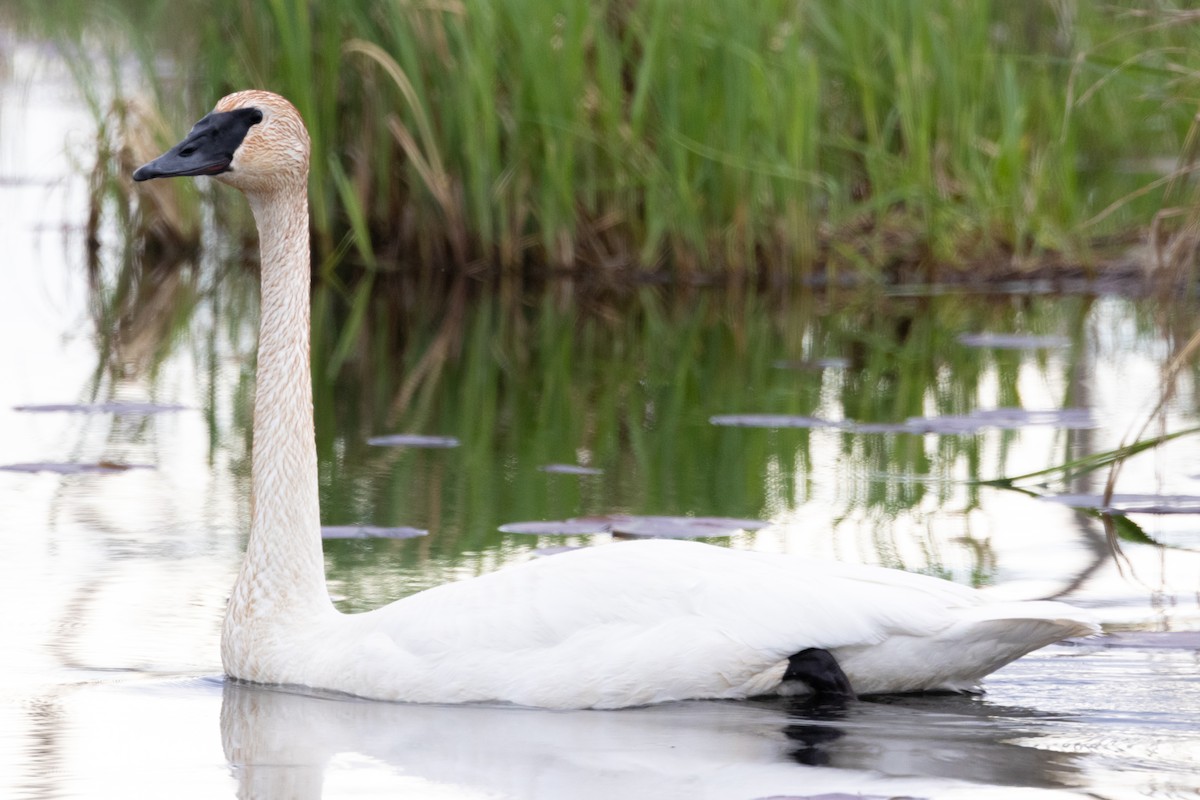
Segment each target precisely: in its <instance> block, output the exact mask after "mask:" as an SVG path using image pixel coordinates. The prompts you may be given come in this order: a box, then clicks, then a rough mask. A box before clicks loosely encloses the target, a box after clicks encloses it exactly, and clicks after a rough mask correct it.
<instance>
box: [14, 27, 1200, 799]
mask: <svg viewBox="0 0 1200 800" xmlns="http://www.w3.org/2000/svg"><path fill="white" fill-rule="evenodd" d="M0 40H2V43H3V45H4V47H3V48H0V51H2V52H3V57H2V63H0V76H2V77H3V80H2V81H0V241H2V242H3V243H4V247H5V259H4V261H5V264H6V266H5V267H4V272H3V274H4V279H5V284H6V286H5V291H4V292H2V293H0V376H3V377H2V378H0V466H4V467H9V468H10V469H7V470H0V508H3V514H2V515H0V601H2V602H3V607H4V609H5V613H4V614H3V631H4V645H3V647H2V648H0V795H2V796H4V797H30V798H47V797H157V796H165V795H169V796H173V797H206V798H211V797H232V796H239V797H310V796H311V797H318V796H321V797H348V796H375V795H382V794H385V793H387V794H392V795H396V794H403V795H404V796H407V797H431V798H475V797H512V798H559V797H596V798H601V797H603V798H610V797H654V798H659V797H663V798H666V797H688V798H695V797H713V798H717V797H720V798H726V797H728V798H742V799H745V800H750V799H751V798H759V797H782V796H786V797H813V796H821V795H828V794H831V793H838V792H842V793H852V794H859V793H861V794H863V795H866V796H893V795H908V796H914V797H949V796H964V797H979V796H988V795H989V794H990V795H995V796H997V797H1012V796H1021V795H1023V794H1030V795H1034V796H1054V795H1059V794H1061V795H1064V796H1091V797H1104V798H1123V797H1144V796H1157V797H1185V796H1188V797H1192V796H1196V794H1197V793H1198V792H1200V677H1198V667H1200V648H1198V647H1197V640H1196V637H1195V636H1192V637H1188V636H1186V635H1177V634H1178V632H1180V631H1196V630H1200V557H1198V555H1197V550H1200V524H1198V522H1197V517H1196V515H1195V514H1193V513H1174V514H1145V513H1131V514H1130V516H1129V517H1128V519H1129V520H1130V521H1131V522H1132V523H1135V526H1134V527H1126V528H1123V529H1122V531H1123V533H1124V534H1125V536H1126V541H1124V542H1123V547H1124V552H1125V557H1126V560H1125V561H1124V562H1122V563H1120V564H1118V563H1117V562H1116V561H1114V559H1113V558H1112V557H1111V556H1110V554H1109V552H1108V549H1107V546H1106V544H1105V539H1104V536H1105V535H1104V530H1103V527H1102V526H1101V524H1100V522H1099V521H1098V520H1097V519H1096V518H1095V517H1094V516H1092V515H1090V514H1088V513H1087V512H1082V511H1078V510H1075V509H1074V508H1073V507H1072V506H1071V505H1070V504H1069V503H1062V502H1050V501H1048V500H1047V499H1045V498H1044V497H1041V496H1040V495H1058V494H1070V495H1075V496H1080V495H1085V496H1086V495H1095V494H1097V493H1099V492H1100V491H1101V490H1102V486H1103V479H1104V476H1105V473H1104V472H1103V471H1101V472H1094V473H1088V474H1085V475H1080V476H1078V477H1075V478H1073V479H1072V480H1070V481H1068V482H1062V481H1059V480H1051V481H1049V482H1047V483H1044V484H1043V483H1042V482H1041V481H1040V479H1038V478H1033V479H1030V480H1027V481H1024V482H1022V483H1021V484H1020V485H1021V486H1022V487H1023V488H1024V489H1025V491H1020V492H1018V491H1010V490H1004V489H1001V488H994V487H989V486H982V485H979V484H978V483H976V482H975V481H977V480H980V479H991V478H997V477H1002V476H1017V475H1022V474H1025V473H1031V472H1036V471H1038V470H1041V469H1044V468H1046V467H1049V466H1052V465H1055V464H1060V463H1063V462H1066V461H1069V460H1070V459H1073V458H1080V457H1084V456H1087V455H1089V454H1095V453H1099V452H1103V451H1105V450H1108V449H1111V448H1113V447H1116V446H1117V445H1118V444H1119V443H1120V441H1121V439H1122V437H1123V436H1124V435H1125V434H1126V432H1127V431H1128V430H1129V429H1130V427H1131V426H1134V425H1138V424H1140V423H1141V422H1142V421H1144V419H1145V416H1146V414H1147V413H1148V412H1149V410H1150V409H1152V408H1153V406H1154V405H1155V403H1156V402H1157V400H1158V394H1159V391H1160V385H1161V381H1162V376H1163V372H1164V368H1165V365H1166V363H1167V362H1168V361H1169V360H1170V357H1171V355H1172V353H1173V352H1175V351H1176V350H1177V349H1178V348H1179V347H1180V346H1181V342H1183V341H1185V340H1186V338H1187V337H1188V336H1189V335H1190V334H1191V332H1192V330H1191V329H1192V326H1193V324H1194V320H1195V319H1196V318H1197V316H1196V311H1197V309H1196V307H1195V304H1194V302H1192V301H1190V300H1183V299H1176V300H1175V301H1174V302H1172V303H1169V304H1168V303H1164V302H1162V301H1161V300H1158V299H1154V298H1138V297H1123V296H1106V295H1100V294H1090V293H1083V292H1079V293H1073V294H1050V293H1046V292H1043V291H1039V288H1040V287H1036V286H1022V287H1013V289H1012V291H1005V292H999V293H995V294H991V295H987V296H981V295H971V294H966V293H962V292H956V291H952V290H948V289H942V290H936V289H931V290H929V291H925V292H905V293H904V294H903V295H901V294H888V293H886V292H869V293H851V294H844V295H837V296H833V295H812V294H780V295H769V296H757V295H750V296H747V295H742V294H736V293H729V292H717V291H701V290H693V291H677V292H668V291H662V290H659V289H652V288H644V287H641V288H634V289H630V290H625V291H620V292H618V291H609V290H597V289H594V288H590V287H587V286H583V285H575V284H569V283H561V284H554V285H551V286H548V287H539V288H538V290H537V291H532V290H516V291H514V290H512V288H511V287H501V288H496V287H491V286H484V285H478V286H468V287H466V288H464V289H462V290H461V291H456V292H455V291H452V292H451V293H450V295H451V296H450V297H449V298H446V297H438V298H435V299H429V298H428V297H426V296H424V295H417V294H413V293H415V292H416V291H417V290H415V289H413V290H409V289H405V288H404V287H403V286H401V287H399V288H395V289H389V290H388V291H386V292H383V291H381V292H380V293H379V297H378V298H376V300H375V301H374V304H373V305H372V306H371V307H370V309H369V310H368V317H369V320H370V322H369V323H368V325H367V327H366V328H365V329H364V330H365V331H366V333H364V336H363V338H364V340H366V341H365V342H357V343H351V344H350V345H345V344H344V343H343V342H341V340H340V339H339V336H338V332H339V330H340V327H339V322H340V321H341V320H342V319H343V316H342V315H343V314H344V312H340V311H338V310H337V308H338V306H337V304H336V303H335V302H334V300H333V299H331V297H330V296H329V295H328V294H327V293H326V294H320V292H321V291H322V290H318V292H319V294H318V297H317V306H316V307H317V315H316V317H317V319H316V329H315V331H314V356H315V358H316V361H317V367H318V368H317V379H316V384H317V385H316V403H317V426H318V432H317V435H318V444H319V452H320V466H321V493H322V498H321V499H322V508H323V517H324V522H325V523H326V524H328V525H330V526H354V527H355V528H356V529H358V528H361V527H363V526H369V527H376V528H388V529H396V528H417V529H420V530H427V531H428V532H429V533H428V535H425V536H419V537H416V538H396V537H394V536H391V535H388V536H382V537H373V538H344V539H343V538H338V539H333V538H331V539H329V540H328V541H327V542H326V556H327V564H326V566H327V571H328V574H329V585H330V590H331V592H332V593H333V595H334V596H335V598H336V600H337V602H338V604H339V606H340V607H341V608H343V609H344V610H347V611H355V610H362V609H366V608H371V607H374V606H376V605H379V604H381V603H384V602H386V601H388V600H390V599H394V598H396V597H399V596H402V595H405V594H408V593H411V592H413V591H417V590H420V589H422V588H425V587H428V586H432V585H436V584H439V583H442V582H444V581H448V580H454V579H457V578H461V577H463V576H467V575H473V574H477V573H480V572H484V571H488V570H492V569H495V568H497V567H499V566H502V565H504V564H507V563H512V562H516V561H520V560H524V559H528V558H534V557H553V556H552V555H539V554H538V551H542V550H544V551H545V552H547V553H549V552H553V549H554V548H556V547H563V546H594V545H600V544H604V543H605V542H607V541H608V540H609V539H610V538H611V536H612V535H611V534H609V533H599V534H591V533H576V534H572V535H562V536H531V535H524V534H516V533H504V532H501V531H500V530H499V528H500V526H501V525H504V524H507V523H514V522H527V521H546V520H568V519H572V518H579V517H587V516H592V515H610V514H627V515H676V516H696V517H712V516H721V517H733V518H742V519H750V520H762V521H765V522H766V523H768V524H767V525H766V526H765V527H763V528H761V529H760V530H756V531H744V532H737V533H734V534H733V535H731V536H728V537H724V538H721V539H718V540H716V541H720V542H723V543H725V544H726V545H728V546H731V547H740V548H754V549H759V550H772V551H786V552H792V553H800V554H810V555H814V556H822V557H833V558H838V559H842V560H847V561H858V562H866V563H879V564H886V565H889V566H893V567H898V568H903V569H909V570H916V571H922V572H928V573H932V574H937V575H942V576H944V577H947V578H950V579H953V580H956V581H960V582H964V583H973V584H976V585H979V586H983V587H986V589H987V591H989V592H991V593H993V594H994V595H996V596H1003V597H1014V598H1015V597H1028V598H1032V597H1050V596H1054V597H1062V598H1065V599H1067V600H1069V601H1070V602H1073V603H1076V604H1078V605H1081V606H1086V607H1089V608H1092V609H1094V610H1095V611H1096V613H1097V614H1098V615H1099V616H1100V617H1101V618H1102V619H1103V620H1104V622H1105V625H1106V628H1107V629H1108V630H1110V631H1113V632H1115V633H1116V634H1117V635H1116V636H1114V637H1113V638H1111V639H1107V640H1101V641H1090V642H1081V643H1073V644H1069V645H1063V646H1056V647H1052V648H1047V649H1046V650H1043V651H1041V652H1039V653H1036V654H1033V655H1031V656H1029V657H1027V658H1025V659H1022V660H1021V661H1019V662H1017V663H1015V664H1013V665H1011V666H1009V667H1007V668H1005V669H1004V670H1002V671H1000V672H999V673H997V674H996V675H995V676H993V677H992V678H991V679H990V680H989V681H988V683H987V693H986V694H985V695H983V696H981V697H960V696H935V697H905V698H883V699H877V700H873V701H870V702H867V701H857V702H852V703H849V704H847V705H845V706H844V707H835V708H831V707H822V708H806V707H803V706H797V705H789V704H787V703H784V702H781V701H759V702H745V703H681V704H673V705H667V706H663V707H656V708H646V709H634V710H629V711H621V712H571V713H562V712H556V713H550V712H541V711H535V710H525V709H513V708H491V707H488V708H479V707H439V706H425V707H414V706H406V705H396V704H385V703H370V702H361V701H356V700H352V699H347V698H344V697H324V696H312V695H302V694H295V693H287V692H279V691H269V690H264V689H259V688H255V687H248V686H240V685H235V684H231V683H229V682H226V681H224V680H223V679H222V677H221V675H220V664H219V655H218V635H219V625H220V621H221V616H222V613H223V609H224V604H225V598H226V596H227V594H228V591H229V587H230V586H231V584H232V581H233V578H234V574H235V572H236V570H237V567H238V564H239V559H240V554H241V550H242V547H243V546H244V540H245V533H246V518H247V513H248V505H249V498H248V497H247V490H248V474H247V469H248V461H247V456H248V452H249V450H248V447H249V440H248V423H249V418H248V413H249V411H248V409H249V405H248V398H249V396H250V391H251V386H252V380H253V354H254V330H255V327H254V326H255V312H254V308H255V303H256V294H255V293H256V287H255V285H254V281H253V274H252V271H251V270H248V269H246V266H245V265H244V264H242V263H240V262H238V261H237V260H236V259H234V260H228V259H222V258H220V257H217V256H213V255H211V254H210V255H207V256H206V257H205V260H204V262H203V263H202V264H191V263H186V262H185V263H182V264H170V265H168V264H151V263H140V262H137V263H134V264H133V265H132V266H131V265H130V263H129V262H127V261H126V260H123V257H122V254H123V253H126V252H127V251H128V243H127V242H124V240H123V238H122V236H121V230H120V229H119V226H117V225H116V224H115V223H111V222H110V223H108V225H107V227H106V228H104V230H103V237H102V241H101V243H100V244H101V247H100V249H99V251H98V257H97V258H96V259H95V260H89V258H88V256H87V247H86V242H85V241H84V238H85V237H84V227H83V225H84V221H85V219H86V215H87V213H88V206H87V187H86V181H85V179H84V177H83V174H84V172H85V171H86V168H87V166H88V163H89V162H88V159H89V158H90V151H89V147H90V142H91V140H92V137H93V131H94V124H93V121H92V118H91V116H90V115H89V113H88V111H87V109H86V106H85V105H84V104H83V103H82V102H81V101H80V99H79V98H78V96H77V95H76V92H75V91H74V89H73V84H72V83H71V81H70V79H69V77H68V74H67V73H66V71H65V70H62V69H61V68H60V67H59V66H57V65H56V62H55V61H54V59H53V57H52V55H51V52H50V50H49V49H48V48H45V47H43V46H41V45H39V44H37V43H31V42H28V41H21V40H19V39H17V38H15V37H13V36H11V35H10V34H3V35H2V36H0ZM31 86H36V91H31V90H30V87H31ZM218 200H219V202H222V203H237V202H240V198H237V197H235V196H232V195H231V194H225V195H218ZM217 252H220V249H219V248H218V250H217ZM410 291H411V292H413V293H410ZM403 309H408V312H409V313H407V315H401V310H403ZM334 364H338V365H341V366H342V369H340V370H335V369H332V368H330V366H331V365H334ZM333 374H336V377H335V378H327V377H326V376H327V375H333ZM413 375H416V376H418V379H412V378H411V376H413ZM1194 385H1195V373H1194V372H1187V373H1186V374H1185V375H1184V376H1183V380H1182V381H1181V386H1180V392H1179V393H1178V394H1177V396H1176V397H1175V398H1174V400H1173V401H1172V402H1171V403H1170V404H1169V405H1168V407H1167V410H1166V412H1165V414H1164V416H1163V417H1162V419H1161V420H1160V421H1159V422H1156V423H1155V425H1154V426H1153V427H1152V432H1154V431H1160V432H1161V431H1173V430H1182V429H1184V428H1186V427H1190V426H1193V425H1196V424H1198V423H1200V414H1198V413H1197V408H1196V399H1197V398H1196V393H1195V391H1194ZM85 404H87V405H89V406H90V407H87V408H80V407H77V406H81V405H85ZM46 405H50V406H59V408H40V409H31V408H22V407H28V406H46ZM63 406H66V408H63ZM1013 409H1023V411H1014V410H1013ZM730 415H733V416H735V417H737V420H736V424H724V425H721V424H714V421H713V418H717V419H716V422H721V421H722V420H721V419H720V418H721V417H729V416H730ZM748 415H770V416H771V419H768V420H767V421H766V422H767V424H768V426H769V427H765V428H763V427H756V426H755V425H756V424H761V423H762V422H763V420H762V419H758V420H757V421H756V420H755V419H754V418H750V417H749V416H748ZM397 435H404V436H429V437H438V438H436V439H434V440H432V441H425V442H422V441H420V440H416V441H414V440H411V439H409V440H401V446H386V445H384V446H381V445H372V444H369V443H368V440H369V439H371V438H373V437H384V436H397ZM421 444H426V445H428V444H434V445H437V446H434V447H418V446H414V445H421ZM1196 453H1197V450H1196V443H1195V439H1194V437H1192V438H1189V437H1184V438H1182V439H1179V440H1176V441H1174V442H1172V443H1170V444H1168V445H1166V446H1165V447H1163V448H1162V449H1160V450H1157V451H1155V452H1153V453H1149V454H1143V455H1141V456H1138V457H1137V458H1135V459H1133V460H1131V461H1129V462H1128V463H1127V464H1126V465H1125V468H1124V470H1123V472H1122V475H1121V480H1120V482H1119V484H1118V488H1119V491H1120V492H1121V493H1123V494H1126V495H1131V496H1136V497H1138V498H1140V499H1141V500H1142V501H1144V502H1147V503H1148V505H1151V506H1153V505H1155V504H1154V502H1153V498H1163V502H1162V503H1161V504H1159V505H1163V506H1170V507H1171V508H1169V509H1168V510H1175V511H1187V510H1189V509H1191V510H1194V509H1195V502H1196V498H1197V497H1200V459H1197V457H1196ZM125 467H130V468H125ZM1147 497H1148V498H1150V500H1146V498H1147ZM1189 503H1190V505H1189ZM1160 510H1161V509H1160ZM614 546H620V545H614Z"/></svg>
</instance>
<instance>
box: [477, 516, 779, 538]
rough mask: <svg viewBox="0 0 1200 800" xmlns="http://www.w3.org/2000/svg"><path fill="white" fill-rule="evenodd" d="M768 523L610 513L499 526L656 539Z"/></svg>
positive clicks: (726, 532) (513, 529) (731, 530)
mask: <svg viewBox="0 0 1200 800" xmlns="http://www.w3.org/2000/svg"><path fill="white" fill-rule="evenodd" d="M767 524H768V523H766V522H764V521H762V520H758V519H733V518H730V517H658V516H633V515H628V514H610V515H607V516H599V517H582V518H576V519H567V520H561V521H557V522H554V521H539V522H510V523H508V524H507V525H501V526H500V530H501V531H503V532H504V533H524V534H532V535H535V536H569V535H587V534H595V533H612V534H614V535H618V536H634V537H639V538H658V539H702V538H718V537H724V536H733V535H734V534H737V533H740V532H742V531H756V530H758V529H760V528H765V527H766V526H767Z"/></svg>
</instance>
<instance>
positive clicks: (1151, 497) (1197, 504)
mask: <svg viewBox="0 0 1200 800" xmlns="http://www.w3.org/2000/svg"><path fill="white" fill-rule="evenodd" d="M1042 499H1043V500H1050V501H1051V502H1054V503H1062V504H1063V505H1067V506H1071V507H1073V508H1096V509H1100V510H1102V511H1107V512H1109V513H1111V514H1200V496H1196V495H1187V494H1114V495H1113V496H1112V498H1110V500H1109V502H1108V505H1107V506H1106V505H1104V496H1103V495H1098V494H1051V495H1044V496H1043V497H1042Z"/></svg>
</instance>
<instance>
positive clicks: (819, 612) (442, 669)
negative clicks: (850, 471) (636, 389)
mask: <svg viewBox="0 0 1200 800" xmlns="http://www.w3.org/2000/svg"><path fill="white" fill-rule="evenodd" d="M986 609H987V606H984V605H983V604H982V599H981V596H980V595H979V593H978V592H976V591H975V590H972V589H969V588H966V587H961V586H958V585H956V584H953V583H950V582H947V581H943V580H940V579H936V578H930V577H927V576H922V575H914V574H910V573H905V572H899V571H896V570H888V569H882V568H876V567H864V566H855V565H846V564H836V563H826V562H819V561H810V560H807V559H802V558H799V557H789V556H777V555H768V554H762V553H754V552H749V551H739V550H730V549H727V548H723V547H714V546H711V545H705V544H699V543H695V542H681V541H668V540H662V541H638V542H627V543H620V544H613V545H607V546H602V547H596V548H588V549H582V550H577V551H572V552H568V553H562V554H560V555H556V556H553V557H551V558H545V559H537V560H534V561H531V562H528V563H524V564H520V565H516V566H514V567H510V568H508V569H504V570H500V571H498V572H495V573H491V574H487V575H483V576H480V577H477V578H472V579H470V580H467V581H462V582H458V583H451V584H446V585H443V586H439V587H436V588H434V589H431V590H427V591H425V592H422V593H420V594H417V595H414V596H412V597H409V598H406V599H404V600H401V601H399V602H397V603H393V604H392V605H390V606H386V607H384V608H381V609H378V610H377V611H374V612H369V613H367V614H364V615H361V616H359V617H355V618H350V619H351V620H353V622H354V624H353V626H352V627H351V626H347V627H346V628H345V629H344V630H345V631H346V632H347V635H346V636H345V637H344V639H342V640H341V642H342V646H346V647H355V646H356V645H361V644H362V643H367V642H369V643H370V644H369V646H364V647H363V648H362V650H361V652H360V657H359V659H358V665H359V666H358V668H357V670H356V678H355V680H356V681H358V682H359V684H358V688H357V689H355V690H352V691H354V693H356V694H363V695H366V696H375V697H383V698H386V699H395V700H416V701H434V702H447V701H496V700H500V701H509V702H515V703H520V704H523V705H536V706H547V707H620V706H629V705H643V704H647V703H655V702H662V701H665V700H674V699H683V698H698V697H701V698H742V697H750V696H755V695H760V694H769V693H774V692H779V691H783V692H786V693H799V692H805V691H808V688H807V687H806V686H804V685H803V684H791V683H784V681H783V677H784V673H785V670H786V668H787V665H788V658H789V657H790V656H792V655H794V654H796V653H798V652H801V651H804V650H806V649H809V648H819V649H822V650H828V651H829V652H831V653H832V654H833V655H834V657H835V658H836V659H837V660H838V662H839V663H840V664H841V667H842V669H843V670H844V671H845V672H846V675H847V676H848V677H849V679H850V682H851V684H852V686H853V687H854V689H855V690H856V691H858V692H860V693H864V692H887V691H916V690H928V689H966V688H971V687H973V686H974V685H975V684H976V683H977V682H978V680H979V679H980V678H982V677H983V675H984V674H986V673H987V672H991V671H992V670H994V669H996V668H997V667H998V666H1001V665H1002V664H1003V663H1007V662H1008V661H1011V660H1012V659H1014V658H1017V657H1019V656H1020V655H1023V654H1024V653H1026V652H1029V651H1030V650H1032V649H1035V648H1037V647H1041V646H1043V645H1045V644H1049V643H1051V642H1053V641H1057V640H1059V639H1062V638H1064V637H1066V636H1071V635H1086V634H1090V633H1093V632H1095V627H1094V626H1093V625H1091V623H1089V622H1086V621H1084V620H1082V619H1079V618H1078V617H1079V614H1078V612H1076V611H1075V610H1074V609H1071V608H1070V607H1069V606H1065V605H1062V604H1058V603H1048V604H1009V605H1008V606H1007V607H1005V608H1004V611H1003V613H1002V615H1001V616H1002V617H1003V619H997V618H996V617H995V616H993V615H989V614H988V612H987V611H986ZM1025 617H1031V618H1034V619H1036V620H1037V624H1036V626H1035V627H1037V630H1036V631H1034V633H1036V635H1035V636H1034V637H1033V638H1032V639H1030V638H1024V637H1013V636H1007V635H1006V634H1005V630H1006V629H1007V627H1006V626H1021V625H1024V624H1025V623H1022V622H1020V621H1019V620H1020V619H1022V618H1025ZM1051 617H1053V619H1050V618H1051ZM997 627H999V628H1000V629H1002V630H998V631H994V630H992V629H995V628H997ZM985 629H987V630H989V640H992V639H995V640H997V641H999V642H1001V644H999V645H998V652H999V653H1000V654H1001V656H1000V657H1003V661H1002V662H1001V663H999V664H996V663H995V662H996V660H997V658H998V656H997V655H996V654H995V653H992V652H990V651H989V652H987V653H979V652H976V653H975V655H976V656H979V657H985V658H984V660H985V663H986V665H987V667H988V668H987V669H986V670H984V671H979V669H978V666H979V665H978V664H976V663H975V662H970V663H967V664H961V663H959V661H960V659H958V656H956V655H955V652H956V649H957V648H959V647H960V646H961V643H962V639H963V637H964V636H965V637H968V638H969V637H970V636H971V635H972V634H971V632H972V631H980V630H985ZM992 633H996V634H998V636H991V634H992ZM943 649H944V650H945V652H944V653H943V652H942V650H943ZM910 653H918V654H919V655H918V657H919V658H920V659H921V660H922V663H921V664H918V665H915V666H914V665H913V664H911V663H910V662H911V661H912V658H911V657H910ZM901 662H902V663H903V664H904V668H903V670H902V671H901V670H896V669H892V668H891V664H892V663H901ZM330 668H331V669H332V668H333V665H332V664H331V665H330Z"/></svg>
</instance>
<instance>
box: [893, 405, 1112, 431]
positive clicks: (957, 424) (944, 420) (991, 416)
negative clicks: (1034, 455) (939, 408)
mask: <svg viewBox="0 0 1200 800" xmlns="http://www.w3.org/2000/svg"><path fill="white" fill-rule="evenodd" d="M1032 425H1046V426H1050V427H1054V428H1062V429H1067V430H1082V429H1087V428H1095V427H1096V425H1097V423H1096V420H1095V418H1094V417H1093V416H1092V412H1091V411H1090V410H1088V409H1086V408H1059V409H1043V410H1036V409H1026V408H989V409H978V410H976V411H972V412H971V413H969V414H959V415H955V414H948V415H946V416H941V417H910V418H909V419H907V420H905V421H904V426H905V428H907V429H908V430H909V431H911V432H913V433H949V434H954V433H977V432H979V431H982V430H985V429H987V428H998V429H1000V430H1018V429H1020V428H1025V427H1029V426H1032Z"/></svg>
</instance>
